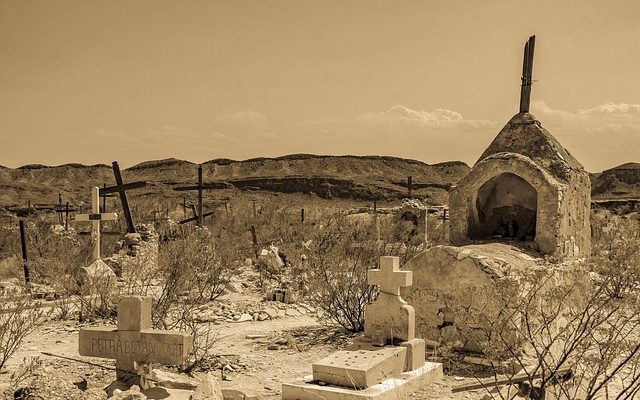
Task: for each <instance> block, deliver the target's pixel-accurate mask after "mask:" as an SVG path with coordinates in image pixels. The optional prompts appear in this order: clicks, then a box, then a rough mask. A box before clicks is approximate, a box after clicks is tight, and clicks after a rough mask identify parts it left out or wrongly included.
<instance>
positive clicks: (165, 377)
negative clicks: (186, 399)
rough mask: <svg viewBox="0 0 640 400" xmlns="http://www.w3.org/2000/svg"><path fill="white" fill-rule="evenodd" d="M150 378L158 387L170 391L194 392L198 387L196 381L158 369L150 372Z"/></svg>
mask: <svg viewBox="0 0 640 400" xmlns="http://www.w3.org/2000/svg"><path fill="white" fill-rule="evenodd" d="M150 378H151V379H152V380H154V381H156V382H157V383H156V384H157V385H158V386H162V387H165V388H170V389H183V390H195V389H196V388H197V387H198V381H196V380H195V379H193V378H190V377H188V376H185V375H181V374H175V373H173V372H167V371H162V370H159V369H154V370H152V371H151V374H150Z"/></svg>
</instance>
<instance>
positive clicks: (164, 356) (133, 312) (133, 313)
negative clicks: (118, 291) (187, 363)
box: [78, 296, 193, 381]
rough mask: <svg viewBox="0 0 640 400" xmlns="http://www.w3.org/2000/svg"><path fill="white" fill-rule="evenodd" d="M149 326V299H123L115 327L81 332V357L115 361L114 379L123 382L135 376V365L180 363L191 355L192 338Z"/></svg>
mask: <svg viewBox="0 0 640 400" xmlns="http://www.w3.org/2000/svg"><path fill="white" fill-rule="evenodd" d="M151 326H152V324H151V297H143V296H129V297H123V298H122V299H121V300H120V302H119V303H118V327H117V328H113V327H89V328H84V329H81V330H80V338H79V343H78V347H79V351H80V355H81V356H88V357H101V358H110V359H115V360H116V368H117V373H116V374H117V377H118V379H120V380H123V381H128V380H130V379H131V378H132V377H135V376H136V372H135V371H136V366H135V364H134V363H137V364H144V363H160V364H166V365H178V364H181V363H182V362H183V361H184V360H185V359H186V357H187V356H188V355H189V353H190V352H191V349H192V347H193V341H192V337H191V336H190V335H189V334H187V333H184V332H179V331H163V330H159V329H152V328H151Z"/></svg>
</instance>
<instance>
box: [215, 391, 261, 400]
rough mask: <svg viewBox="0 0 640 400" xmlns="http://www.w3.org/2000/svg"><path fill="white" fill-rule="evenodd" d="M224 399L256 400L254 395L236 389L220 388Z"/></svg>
mask: <svg viewBox="0 0 640 400" xmlns="http://www.w3.org/2000/svg"><path fill="white" fill-rule="evenodd" d="M222 396H223V397H224V400H256V399H257V397H256V396H250V395H247V394H246V393H244V392H242V391H240V390H237V389H222Z"/></svg>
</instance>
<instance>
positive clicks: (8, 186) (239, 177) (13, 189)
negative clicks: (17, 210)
mask: <svg viewBox="0 0 640 400" xmlns="http://www.w3.org/2000/svg"><path fill="white" fill-rule="evenodd" d="M202 165H203V177H204V181H205V182H206V183H215V185H214V186H215V187H218V188H219V189H218V190H219V191H220V192H221V193H222V192H224V194H225V195H226V196H232V195H233V194H234V193H238V192H241V191H243V192H244V191H261V192H273V193H301V194H308V195H315V196H318V197H321V198H326V199H329V198H343V199H354V200H374V199H380V200H393V199H400V198H402V197H405V196H406V194H407V188H406V182H407V177H408V176H412V177H413V187H414V192H413V193H414V195H415V196H416V197H418V198H420V199H422V200H423V201H425V202H427V203H430V204H445V203H446V202H447V198H448V194H447V189H448V188H449V187H450V186H451V185H452V184H455V183H456V182H458V180H459V179H460V178H461V177H462V176H464V175H465V174H466V173H467V171H468V170H469V167H468V166H467V165H466V164H465V163H463V162H459V161H453V162H446V163H440V164H433V165H430V164H426V163H423V162H420V161H416V160H408V159H402V158H397V157H383V156H321V155H311V154H292V155H287V156H282V157H277V158H254V159H249V160H244V161H236V160H230V159H215V160H210V161H207V162H205V163H203V164H202ZM122 175H123V179H124V181H125V182H131V181H138V180H145V181H147V187H145V188H143V189H139V190H136V191H133V192H131V194H130V195H131V196H133V197H134V198H135V197H140V196H144V197H147V198H148V199H149V200H153V199H154V198H157V199H162V200H163V201H167V200H175V201H176V202H177V201H179V199H181V198H182V196H183V193H180V192H175V191H173V190H172V189H173V188H174V187H176V186H184V185H189V184H193V183H195V182H196V180H197V165H196V164H194V163H191V162H189V161H184V160H178V159H174V158H169V159H164V160H153V161H145V162H143V163H140V164H137V165H134V166H132V167H130V168H127V169H125V170H123V171H122ZM105 183H106V184H107V185H113V184H114V178H113V173H112V171H111V167H110V166H107V165H91V166H84V165H80V164H65V165H60V166H44V165H26V166H23V167H19V168H16V169H11V168H6V167H1V168H0V207H5V208H6V207H9V206H14V207H15V206H26V204H27V202H29V201H30V202H31V204H46V203H48V204H51V203H57V202H58V194H59V193H60V195H61V196H62V198H63V201H65V202H66V201H67V200H68V201H70V202H71V203H72V204H80V203H85V204H86V203H88V200H89V199H88V196H89V188H90V187H92V186H99V187H102V186H103V184H105ZM215 192H216V190H212V191H207V193H208V195H214V196H215Z"/></svg>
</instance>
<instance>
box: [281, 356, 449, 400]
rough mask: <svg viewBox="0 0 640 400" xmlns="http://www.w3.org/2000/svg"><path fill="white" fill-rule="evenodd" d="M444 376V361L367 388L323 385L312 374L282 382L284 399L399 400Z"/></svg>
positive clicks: (426, 364) (425, 365)
mask: <svg viewBox="0 0 640 400" xmlns="http://www.w3.org/2000/svg"><path fill="white" fill-rule="evenodd" d="M442 378H443V372H442V364H440V363H431V362H427V363H425V364H424V365H423V366H422V367H420V368H418V369H417V370H414V371H407V372H403V373H402V374H399V375H397V376H394V377H391V378H388V379H385V380H384V381H382V382H380V383H377V384H375V385H372V386H370V387H368V388H366V389H362V390H353V389H349V388H345V387H339V386H334V385H329V386H320V385H318V384H316V383H315V382H314V380H313V376H312V375H308V376H305V377H304V378H300V379H297V380H295V381H293V382H290V383H284V384H282V399H283V400H317V399H323V400H398V399H403V398H406V396H408V395H409V394H411V393H413V392H415V391H417V390H419V389H420V388H422V387H424V386H425V385H427V384H429V383H433V382H437V381H439V380H441V379H442Z"/></svg>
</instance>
